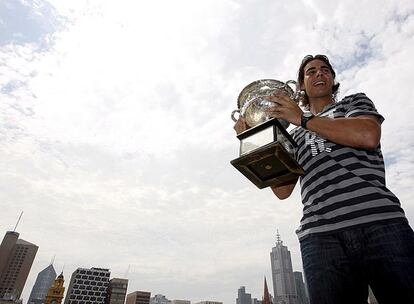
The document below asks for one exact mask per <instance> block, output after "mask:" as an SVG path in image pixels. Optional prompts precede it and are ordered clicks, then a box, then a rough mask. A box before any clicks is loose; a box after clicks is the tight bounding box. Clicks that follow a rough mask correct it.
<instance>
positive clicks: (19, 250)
mask: <svg viewBox="0 0 414 304" xmlns="http://www.w3.org/2000/svg"><path fill="white" fill-rule="evenodd" d="M37 249H38V247H37V246H36V245H34V244H32V243H29V242H27V241H25V240H22V239H19V233H17V232H15V231H7V232H6V235H5V236H4V238H3V241H2V242H1V245H0V299H3V300H11V301H16V300H18V299H19V298H20V295H21V294H22V291H23V287H24V284H25V283H26V280H27V276H28V275H29V272H30V268H31V267H32V264H33V260H34V258H35V256H36V253H37Z"/></svg>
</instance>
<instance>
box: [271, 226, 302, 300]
mask: <svg viewBox="0 0 414 304" xmlns="http://www.w3.org/2000/svg"><path fill="white" fill-rule="evenodd" d="M270 262H271V265H272V279H273V293H274V304H279V303H283V304H297V294H296V286H295V279H294V277H293V269H292V259H291V256H290V251H289V250H288V248H287V247H286V246H284V245H283V242H282V241H281V240H280V235H279V232H278V233H277V240H276V246H275V247H273V248H272V252H271V253H270Z"/></svg>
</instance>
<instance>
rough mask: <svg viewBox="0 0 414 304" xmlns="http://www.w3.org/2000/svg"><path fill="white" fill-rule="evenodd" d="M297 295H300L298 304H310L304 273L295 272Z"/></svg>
mask: <svg viewBox="0 0 414 304" xmlns="http://www.w3.org/2000/svg"><path fill="white" fill-rule="evenodd" d="M293 275H294V277H295V285H296V293H297V295H298V304H309V298H308V295H307V293H306V288H305V283H304V282H303V276H302V272H300V271H294V272H293Z"/></svg>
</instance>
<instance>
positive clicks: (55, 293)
mask: <svg viewBox="0 0 414 304" xmlns="http://www.w3.org/2000/svg"><path fill="white" fill-rule="evenodd" d="M64 283H65V278H64V277H63V272H62V273H61V274H60V275H59V276H58V277H57V278H56V280H55V281H54V282H53V284H52V286H51V287H50V288H49V290H48V292H47V295H46V299H45V304H61V303H62V300H63V293H64V292H65V287H63V284H64Z"/></svg>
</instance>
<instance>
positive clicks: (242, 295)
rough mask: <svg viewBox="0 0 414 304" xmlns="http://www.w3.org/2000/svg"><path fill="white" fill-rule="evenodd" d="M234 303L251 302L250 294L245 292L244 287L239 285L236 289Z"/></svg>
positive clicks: (247, 303) (243, 303)
mask: <svg viewBox="0 0 414 304" xmlns="http://www.w3.org/2000/svg"><path fill="white" fill-rule="evenodd" d="M236 304H252V295H251V294H250V293H246V287H244V286H241V287H240V288H239V289H238V290H237V299H236Z"/></svg>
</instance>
